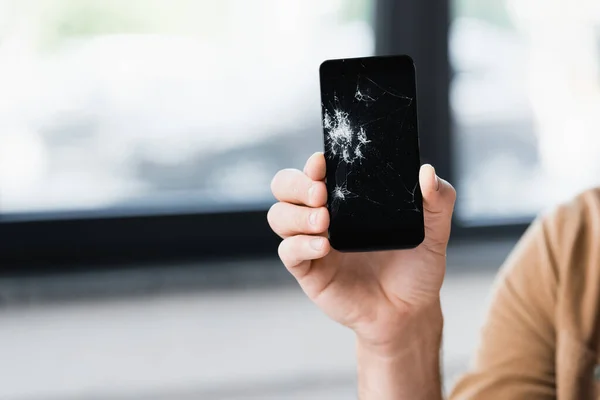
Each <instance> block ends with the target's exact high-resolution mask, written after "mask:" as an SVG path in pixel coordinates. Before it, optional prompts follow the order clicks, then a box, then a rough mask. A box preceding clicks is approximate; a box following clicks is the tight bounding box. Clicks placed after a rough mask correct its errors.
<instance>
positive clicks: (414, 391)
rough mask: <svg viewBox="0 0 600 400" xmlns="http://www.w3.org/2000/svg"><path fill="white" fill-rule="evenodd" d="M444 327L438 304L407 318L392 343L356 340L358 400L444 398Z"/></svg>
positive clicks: (430, 399) (428, 399)
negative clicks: (441, 367)
mask: <svg viewBox="0 0 600 400" xmlns="http://www.w3.org/2000/svg"><path fill="white" fill-rule="evenodd" d="M442 326H443V318H442V313H441V308H440V307H439V305H438V306H437V307H435V306H433V307H431V309H429V310H426V311H425V312H423V313H422V314H421V313H420V314H418V315H415V316H413V317H411V318H410V319H407V320H406V326H404V327H403V328H402V329H401V330H400V331H399V332H400V333H399V335H398V339H397V340H396V341H394V342H393V343H387V344H386V345H385V346H382V345H374V344H373V343H372V342H369V341H365V340H363V339H361V338H360V337H357V361H358V381H359V398H360V399H361V400H371V399H377V400H387V399H390V400H392V399H393V400H403V399H410V400H420V399H427V400H433V399H436V400H437V399H441V398H442V389H441V386H442V385H441V378H440V372H439V371H440V370H439V368H440V347H441V340H442Z"/></svg>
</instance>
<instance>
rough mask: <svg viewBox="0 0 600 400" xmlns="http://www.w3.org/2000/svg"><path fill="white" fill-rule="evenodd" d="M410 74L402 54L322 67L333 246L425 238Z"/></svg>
mask: <svg viewBox="0 0 600 400" xmlns="http://www.w3.org/2000/svg"><path fill="white" fill-rule="evenodd" d="M415 75H416V74H415V67H414V64H413V61H412V59H411V58H410V57H408V56H386V57H366V58H352V59H342V60H328V61H325V62H324V63H323V64H321V68H320V79H321V101H322V123H323V133H324V142H325V158H326V162H327V176H326V183H327V191H328V200H327V203H328V204H327V206H328V209H329V213H330V218H331V223H330V227H329V239H330V241H331V245H332V247H333V248H335V249H337V250H339V251H376V250H391V249H405V248H413V247H416V246H418V245H419V244H420V243H421V242H422V241H423V238H424V226H423V200H422V195H421V189H420V186H419V168H420V165H421V162H420V157H419V138H418V124H417V101H416V100H417V99H416V76H415Z"/></svg>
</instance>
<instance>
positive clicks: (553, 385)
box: [268, 153, 600, 400]
mask: <svg viewBox="0 0 600 400" xmlns="http://www.w3.org/2000/svg"><path fill="white" fill-rule="evenodd" d="M324 177H325V159H324V157H323V155H322V154H320V153H317V154H315V155H313V156H312V157H311V158H310V159H309V160H308V162H307V164H306V166H305V168H304V171H303V172H301V171H297V170H283V171H280V172H279V173H278V174H277V175H276V176H275V177H274V179H273V182H272V191H273V194H274V195H275V197H276V198H277V199H278V200H279V203H277V204H275V205H274V206H273V207H272V208H271V210H270V211H269V214H268V220H269V223H270V225H271V227H272V229H273V230H274V231H275V232H276V233H277V234H279V235H280V236H281V237H282V238H283V239H284V240H283V241H282V242H281V245H280V247H279V255H280V257H281V260H282V261H283V263H284V265H285V266H286V267H287V269H288V270H289V271H290V272H291V273H292V274H293V275H294V277H295V278H296V279H297V280H298V282H299V284H300V286H301V287H302V289H303V290H304V292H305V293H306V294H307V296H308V297H309V298H310V299H311V300H312V301H314V302H315V303H316V304H317V305H318V306H319V307H320V308H321V309H322V310H323V311H324V312H325V313H326V314H327V315H329V316H330V317H331V318H332V319H333V320H335V321H337V322H339V323H341V324H343V325H345V326H347V327H349V328H351V329H352V330H353V331H354V332H355V333H356V339H357V340H356V343H357V349H356V350H357V357H358V384H359V387H358V392H359V396H360V399H361V400H375V399H376V400H388V399H389V400H392V399H393V400H399V399H410V400H419V399H428V400H429V399H431V400H439V399H442V397H443V396H442V389H441V379H440V372H439V362H440V359H439V354H440V346H441V335H442V326H443V318H442V312H441V307H440V297H439V292H440V288H441V286H442V282H443V278H444V272H445V267H446V247H447V243H448V238H449V235H450V221H451V218H452V212H453V208H454V202H455V199H456V192H455V190H454V188H453V187H452V186H451V185H450V184H449V183H448V182H446V181H444V180H443V179H441V178H439V177H437V176H436V174H435V170H434V169H433V167H431V166H429V165H425V166H423V167H422V168H421V172H420V185H421V190H422V192H423V203H424V204H423V205H424V211H425V232H426V238H425V241H424V242H423V244H422V245H420V246H419V247H417V248H416V249H412V250H402V251H387V252H376V253H346V254H344V253H339V252H337V251H335V250H333V249H331V247H330V245H329V242H328V240H327V227H328V226H329V214H328V212H327V209H326V208H325V205H326V200H327V192H326V188H325V184H324V182H323V179H324ZM598 304H600V190H596V191H589V192H586V193H584V194H582V195H581V196H579V197H578V198H577V199H576V200H574V201H573V202H571V203H569V204H565V205H562V206H561V207H559V208H558V210H557V211H555V212H554V213H553V214H551V215H547V216H544V217H541V218H539V219H538V220H536V221H535V222H534V223H533V224H532V226H531V227H530V228H529V230H528V231H527V233H526V234H525V236H524V237H523V238H522V240H521V241H520V243H519V244H518V245H517V247H516V248H515V250H514V251H513V253H512V255H511V256H510V257H509V259H508V260H507V262H506V265H505V266H504V268H503V269H502V272H501V274H500V276H499V278H498V282H497V285H496V289H495V294H494V300H493V302H492V306H491V309H490V311H489V315H488V318H487V321H486V324H485V326H484V329H483V332H482V339H481V344H480V348H479V350H478V352H477V355H476V359H475V363H474V366H473V369H472V370H471V371H470V372H469V374H467V375H466V376H465V377H463V379H462V380H460V381H459V382H458V384H457V385H456V387H455V388H454V390H453V392H452V394H451V395H450V399H453V400H454V399H460V400H463V399H468V400H512V399H527V400H542V399H555V398H558V399H560V400H565V399H567V400H571V399H573V400H575V399H577V400H582V399H588V398H589V399H592V398H596V397H597V396H598V395H600V381H596V379H595V378H597V379H599V380H600V368H596V364H597V363H600V356H599V354H600V353H599V351H600V348H599V347H600V318H599V316H600V314H599V313H597V312H596V310H597V308H598ZM597 382H598V383H597Z"/></svg>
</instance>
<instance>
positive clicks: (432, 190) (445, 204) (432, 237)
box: [419, 164, 456, 254]
mask: <svg viewBox="0 0 600 400" xmlns="http://www.w3.org/2000/svg"><path fill="white" fill-rule="evenodd" d="M419 182H420V185H421V192H422V193H423V212H424V219H425V241H424V245H425V246H426V247H427V248H429V249H431V250H433V251H435V252H439V253H443V254H445V253H446V245H447V243H448V239H449V237H450V227H451V224H452V213H453V212H454V203H455V202H456V190H454V188H453V187H452V185H451V184H450V183H448V182H447V181H445V180H444V179H441V178H440V177H438V176H437V175H436V173H435V169H434V168H433V167H432V166H431V165H429V164H425V165H423V166H422V167H421V171H420V173H419Z"/></svg>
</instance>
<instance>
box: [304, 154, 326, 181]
mask: <svg viewBox="0 0 600 400" xmlns="http://www.w3.org/2000/svg"><path fill="white" fill-rule="evenodd" d="M326 170H327V166H326V162H325V156H324V155H323V153H322V152H317V153H315V154H313V155H312V156H310V157H309V158H308V161H306V165H305V166H304V173H305V174H306V175H307V176H308V177H309V178H310V179H312V180H313V181H322V180H323V179H325V174H326Z"/></svg>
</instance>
